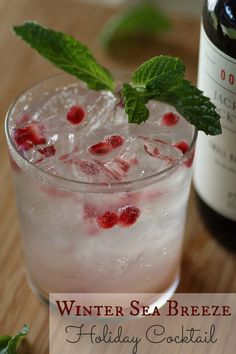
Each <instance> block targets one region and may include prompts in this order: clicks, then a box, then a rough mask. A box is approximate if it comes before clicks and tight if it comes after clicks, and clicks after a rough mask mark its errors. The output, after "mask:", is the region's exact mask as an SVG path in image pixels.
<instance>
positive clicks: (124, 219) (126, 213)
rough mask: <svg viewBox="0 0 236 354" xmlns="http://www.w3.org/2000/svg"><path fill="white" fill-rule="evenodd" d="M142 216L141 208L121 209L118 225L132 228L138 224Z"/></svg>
mask: <svg viewBox="0 0 236 354" xmlns="http://www.w3.org/2000/svg"><path fill="white" fill-rule="evenodd" d="M140 214H141V212H140V210H139V208H137V207H135V206H126V207H124V208H122V209H121V211H120V213H119V215H118V224H119V225H121V226H125V227H128V226H131V225H133V224H134V223H135V222H136V220H137V219H138V217H139V215H140Z"/></svg>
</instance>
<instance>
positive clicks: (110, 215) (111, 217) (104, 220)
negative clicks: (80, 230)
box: [97, 211, 118, 229]
mask: <svg viewBox="0 0 236 354" xmlns="http://www.w3.org/2000/svg"><path fill="white" fill-rule="evenodd" d="M117 220H118V217H117V215H116V213H114V212H112V211H107V212H105V213H104V214H103V215H101V216H99V217H98V218H97V222H98V225H99V226H100V227H101V228H102V229H111V228H112V227H113V226H115V225H116V224H117Z"/></svg>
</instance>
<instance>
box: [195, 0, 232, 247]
mask: <svg viewBox="0 0 236 354" xmlns="http://www.w3.org/2000/svg"><path fill="white" fill-rule="evenodd" d="M198 87H199V88H200V89H201V90H203V91H204V93H205V95H206V96H208V97H210V98H211V100H212V102H213V103H214V104H215V105H216V107H217V110H218V112H219V114H220V115H221V123H222V130H223V133H222V135H220V136H216V137H214V136H213V137H212V136H206V135H204V134H203V133H200V134H199V140H198V144H197V149H196V161H195V171H194V185H195V189H196V191H197V200H198V205H199V210H200V213H201V215H202V217H203V220H204V221H205V224H206V225H207V227H208V228H209V230H210V231H211V233H212V235H214V236H215V237H216V238H217V239H218V241H220V243H222V244H224V245H225V246H227V247H228V248H229V249H230V250H234V251H236V1H235V0H207V1H205V3H204V8H203V16H202V28H201V42H200V55H199V74H198Z"/></svg>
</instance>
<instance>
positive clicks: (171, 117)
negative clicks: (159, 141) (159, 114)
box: [162, 112, 179, 126]
mask: <svg viewBox="0 0 236 354" xmlns="http://www.w3.org/2000/svg"><path fill="white" fill-rule="evenodd" d="M178 121H179V117H178V116H177V114H174V113H172V112H170V113H166V114H165V115H164V116H163V118H162V125H168V126H172V125H175V124H177V123H178Z"/></svg>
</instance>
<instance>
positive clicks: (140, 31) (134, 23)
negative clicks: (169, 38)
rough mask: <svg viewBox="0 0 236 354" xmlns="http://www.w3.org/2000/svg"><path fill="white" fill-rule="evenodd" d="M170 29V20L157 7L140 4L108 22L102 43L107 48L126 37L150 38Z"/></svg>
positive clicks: (125, 10)
mask: <svg viewBox="0 0 236 354" xmlns="http://www.w3.org/2000/svg"><path fill="white" fill-rule="evenodd" d="M170 28H171V22H170V20H169V18H168V17H167V15H166V14H164V13H163V12H162V11H161V10H160V9H159V8H158V7H157V6H155V5H153V4H147V3H140V4H136V5H133V6H129V7H127V8H125V9H124V10H122V11H120V12H119V13H117V14H115V15H114V16H112V18H111V19H109V20H108V22H107V23H106V24H105V26H104V28H103V30H102V32H101V43H102V44H103V46H105V47H106V46H109V45H110V44H111V43H112V42H113V41H115V40H119V39H122V38H125V37H131V36H134V35H142V36H143V35H144V36H150V35H153V34H157V33H160V32H163V31H166V30H168V29H170Z"/></svg>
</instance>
